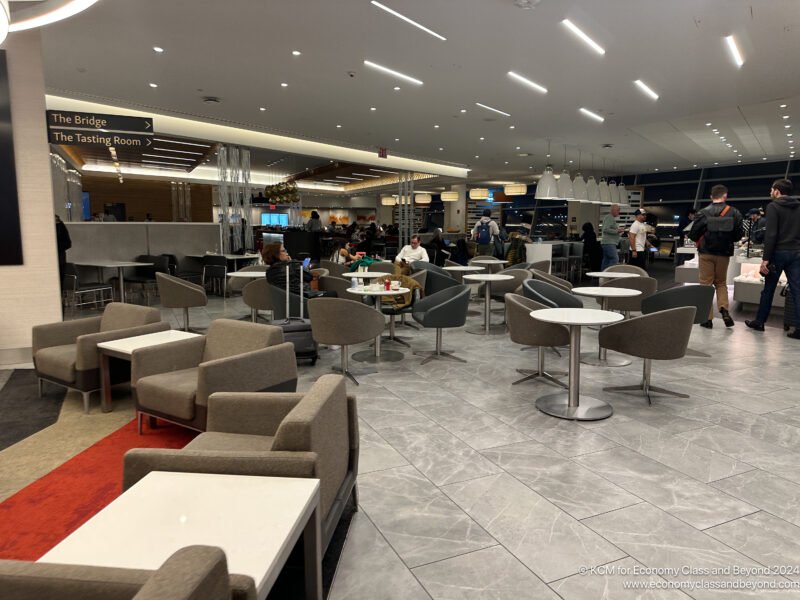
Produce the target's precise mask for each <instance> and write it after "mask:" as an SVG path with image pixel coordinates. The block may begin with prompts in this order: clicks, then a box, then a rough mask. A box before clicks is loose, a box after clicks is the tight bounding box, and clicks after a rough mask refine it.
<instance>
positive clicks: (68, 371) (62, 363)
mask: <svg viewBox="0 0 800 600" xmlns="http://www.w3.org/2000/svg"><path fill="white" fill-rule="evenodd" d="M76 355H77V351H76V346H75V344H65V345H64V346H50V347H49V348H42V349H41V350H39V351H38V352H37V353H36V357H35V358H36V370H37V371H38V372H39V373H41V374H42V375H49V376H50V377H55V378H56V379H60V380H61V381H64V382H66V383H74V382H75V357H76Z"/></svg>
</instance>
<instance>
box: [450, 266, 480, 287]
mask: <svg viewBox="0 0 800 600" xmlns="http://www.w3.org/2000/svg"><path fill="white" fill-rule="evenodd" d="M442 268H443V269H444V270H445V271H450V272H451V273H454V274H455V277H454V278H455V280H456V281H458V282H459V283H464V278H463V276H464V273H477V272H478V271H485V270H486V267H481V266H478V265H474V266H469V265H458V266H452V267H442Z"/></svg>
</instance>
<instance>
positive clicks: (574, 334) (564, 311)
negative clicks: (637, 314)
mask: <svg viewBox="0 0 800 600" xmlns="http://www.w3.org/2000/svg"><path fill="white" fill-rule="evenodd" d="M531 317H533V318H534V319H538V320H540V321H544V322H545V323H558V324H560V325H567V326H569V388H568V391H567V392H558V393H555V394H548V395H546V396H542V397H540V398H538V399H537V400H536V408H538V409H539V410H540V411H542V412H543V413H545V414H548V415H550V416H553V417H558V418H559V419H570V420H574V421H598V420H600V419H607V418H608V417H610V416H611V415H612V414H614V407H613V406H611V405H610V404H608V403H607V402H603V401H602V400H598V399H597V398H593V397H591V396H581V394H580V386H581V327H583V326H585V325H609V324H611V323H616V322H617V321H621V320H622V318H623V317H622V315H621V314H619V313H615V312H610V311H607V310H596V309H592V308H544V309H542V310H534V311H532V312H531Z"/></svg>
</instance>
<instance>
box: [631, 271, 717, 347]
mask: <svg viewBox="0 0 800 600" xmlns="http://www.w3.org/2000/svg"><path fill="white" fill-rule="evenodd" d="M713 304H714V287H713V286H711V285H679V286H676V287H673V288H669V289H668V290H663V291H660V292H656V293H655V294H653V295H652V296H649V297H647V298H645V299H644V300H642V314H645V315H649V314H650V313H654V312H658V311H661V310H667V309H670V308H678V307H679V306H694V307H695V308H696V309H697V312H696V313H695V315H694V324H695V325H699V324H700V323H703V322H704V321H705V320H706V315H708V314H709V313H710V312H711V307H712V306H713ZM686 354H688V355H689V356H701V357H704V358H711V355H710V354H707V353H705V352H700V351H698V350H693V349H692V348H687V349H686Z"/></svg>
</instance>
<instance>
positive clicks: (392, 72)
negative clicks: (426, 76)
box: [364, 60, 422, 85]
mask: <svg viewBox="0 0 800 600" xmlns="http://www.w3.org/2000/svg"><path fill="white" fill-rule="evenodd" d="M364 64H365V65H367V66H368V67H371V68H373V69H375V70H377V71H383V72H384V73H388V74H389V75H394V76H395V77H399V78H400V79H403V80H405V81H410V82H411V83H416V84H417V85H422V81H420V80H419V79H416V78H414V77H411V76H409V75H406V74H405V73H401V72H400V71H395V70H394V69H390V68H388V67H384V66H383V65H379V64H378V63H374V62H372V61H371V60H365V61H364Z"/></svg>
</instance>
